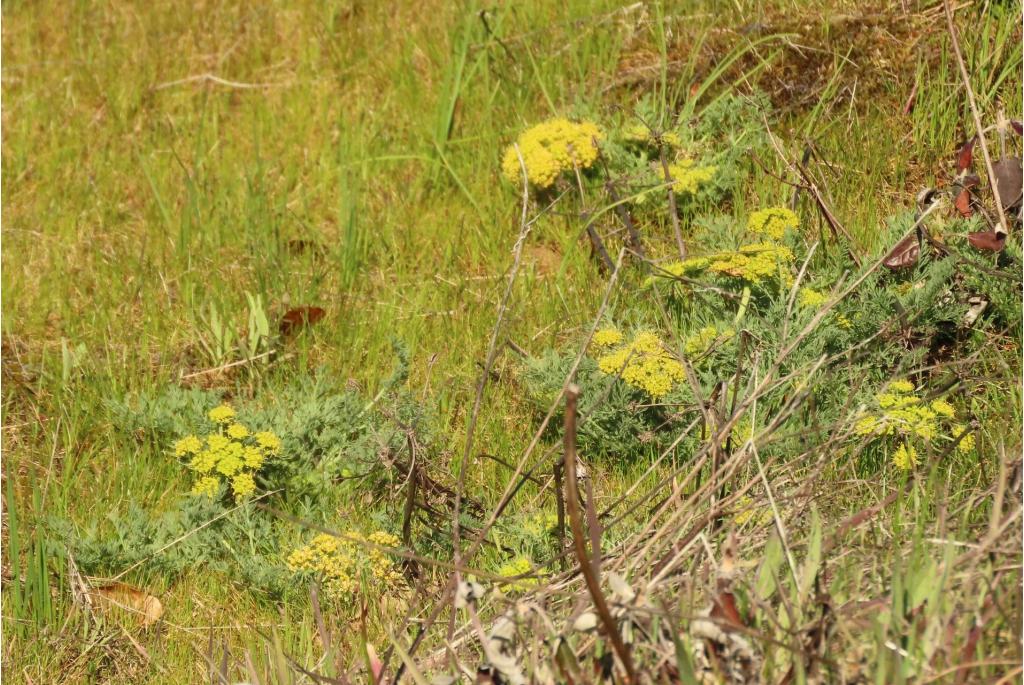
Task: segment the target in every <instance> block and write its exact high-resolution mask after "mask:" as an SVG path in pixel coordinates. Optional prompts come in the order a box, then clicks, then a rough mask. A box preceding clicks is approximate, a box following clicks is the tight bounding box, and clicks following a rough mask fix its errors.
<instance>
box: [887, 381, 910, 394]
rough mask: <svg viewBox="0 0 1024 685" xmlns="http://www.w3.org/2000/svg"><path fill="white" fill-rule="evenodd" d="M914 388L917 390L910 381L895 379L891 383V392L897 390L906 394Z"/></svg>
mask: <svg viewBox="0 0 1024 685" xmlns="http://www.w3.org/2000/svg"><path fill="white" fill-rule="evenodd" d="M914 390H916V388H915V387H914V384H913V383H911V382H910V381H893V382H892V383H890V384H889V391H890V392H896V393H900V394H903V395H905V394H907V393H910V392H914Z"/></svg>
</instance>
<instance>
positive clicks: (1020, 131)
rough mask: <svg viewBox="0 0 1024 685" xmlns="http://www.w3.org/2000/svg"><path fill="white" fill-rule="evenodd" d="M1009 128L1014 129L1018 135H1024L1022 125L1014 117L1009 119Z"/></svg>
mask: <svg viewBox="0 0 1024 685" xmlns="http://www.w3.org/2000/svg"><path fill="white" fill-rule="evenodd" d="M1010 128H1012V129H1013V130H1014V131H1016V132H1017V135H1018V136H1024V125H1022V124H1021V123H1020V122H1019V121H1017V120H1016V119H1010Z"/></svg>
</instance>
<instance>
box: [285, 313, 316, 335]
mask: <svg viewBox="0 0 1024 685" xmlns="http://www.w3.org/2000/svg"><path fill="white" fill-rule="evenodd" d="M326 314H327V312H325V311H324V310H323V309H322V308H320V307H296V308H294V309H289V310H288V311H287V312H285V314H284V316H282V317H281V324H280V330H281V335H291V334H292V333H297V332H298V331H300V330H301V329H302V328H304V327H305V326H308V325H310V324H314V323H316V322H317V321H319V320H320V319H322V318H324V316H325V315H326Z"/></svg>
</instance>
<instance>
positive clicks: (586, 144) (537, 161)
mask: <svg viewBox="0 0 1024 685" xmlns="http://www.w3.org/2000/svg"><path fill="white" fill-rule="evenodd" d="M600 140H604V133H603V132H602V131H601V129H600V128H599V127H598V126H597V124H594V123H591V122H589V121H583V122H579V123H577V122H573V121H569V120H568V119H565V118H558V119H549V120H548V121H545V122H544V123H541V124H537V125H536V126H534V127H533V128H530V129H527V130H526V131H525V132H524V133H523V134H522V135H520V136H519V138H518V140H517V141H516V143H517V144H518V145H519V152H520V154H521V155H522V156H523V163H524V164H525V165H526V177H527V179H528V180H529V182H530V183H531V184H532V185H533V186H535V187H537V188H550V187H551V185H552V184H554V182H555V179H557V178H558V177H559V175H561V174H562V173H564V172H566V171H572V170H573V169H574V168H579V169H587V168H589V167H590V166H592V165H593V164H594V162H596V161H597V156H598V153H599V150H598V148H597V145H596V144H595V141H600ZM501 170H502V173H503V174H504V175H505V178H507V179H508V180H509V181H511V182H512V183H519V182H520V181H521V180H522V169H521V167H520V164H519V157H518V156H517V155H516V150H515V147H514V146H511V145H510V146H509V147H508V148H507V149H506V150H505V156H504V158H503V159H502V162H501Z"/></svg>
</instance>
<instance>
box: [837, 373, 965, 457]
mask: <svg viewBox="0 0 1024 685" xmlns="http://www.w3.org/2000/svg"><path fill="white" fill-rule="evenodd" d="M967 430H968V429H967V426H966V425H965V424H964V423H962V422H960V421H958V420H957V415H956V409H954V407H953V405H951V404H950V403H949V402H947V401H945V400H941V399H938V400H932V401H930V402H928V401H926V400H925V399H924V398H922V397H921V396H920V395H918V393H917V392H916V388H915V387H914V384H913V383H911V382H910V381H905V380H899V381H893V382H892V383H890V384H889V386H888V388H886V390H885V392H881V393H879V394H878V395H876V396H875V398H874V406H873V407H872V408H871V409H870V411H869V413H868V415H867V416H864V417H863V418H861V419H860V420H859V421H858V422H857V424H856V425H855V427H854V432H855V433H856V434H857V435H860V436H869V437H871V438H874V439H877V440H881V441H884V443H885V444H886V445H888V446H893V445H895V450H894V451H893V453H892V463H893V466H895V467H896V468H898V469H899V470H901V471H909V470H911V469H913V468H914V467H915V466H917V465H918V464H919V463H920V457H919V454H918V450H917V448H918V447H921V446H923V445H931V444H934V443H939V442H947V443H949V442H955V443H956V451H957V452H959V453H961V454H967V453H970V452H971V451H972V450H974V435H973V434H972V433H968V432H967Z"/></svg>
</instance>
